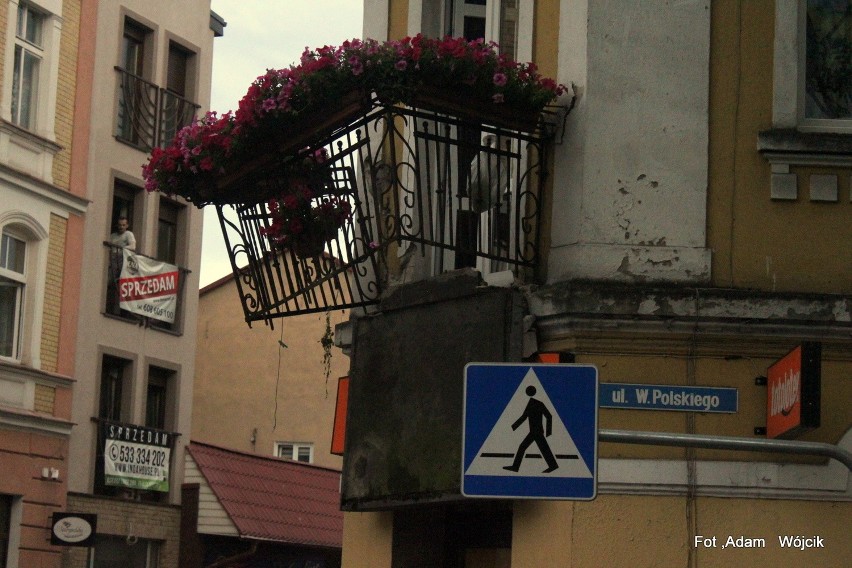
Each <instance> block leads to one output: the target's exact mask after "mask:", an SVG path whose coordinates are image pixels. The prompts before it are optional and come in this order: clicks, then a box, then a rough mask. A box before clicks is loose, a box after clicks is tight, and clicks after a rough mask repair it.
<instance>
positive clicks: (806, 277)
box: [707, 0, 852, 294]
mask: <svg viewBox="0 0 852 568" xmlns="http://www.w3.org/2000/svg"><path fill="white" fill-rule="evenodd" d="M711 9H712V11H713V12H712V29H711V50H712V52H711V53H712V57H711V67H710V174H709V185H710V188H709V197H708V222H707V238H708V245H709V246H710V248H711V249H712V251H713V268H712V270H713V285H715V286H720V287H737V288H757V289H761V290H772V291H798V292H827V293H847V294H848V293H849V292H850V291H852V255H850V254H849V243H850V242H852V222H850V218H852V203H850V198H851V197H852V196H850V182H849V177H850V169H849V168H846V169H842V168H831V169H821V170H819V171H820V172H821V173H828V172H830V173H834V174H838V175H839V193H840V195H839V201H838V202H836V203H815V202H811V201H810V200H809V198H808V191H807V188H806V187H805V184H806V182H807V180H806V177H807V176H806V175H799V198H798V199H797V200H796V201H772V200H771V199H770V197H769V195H770V166H769V163H768V162H767V161H766V159H765V158H763V156H761V155H760V154H759V153H758V152H757V150H756V147H757V135H758V132H760V131H762V130H767V129H770V128H771V127H772V93H773V85H772V78H773V74H772V73H773V71H772V70H773V56H774V54H773V38H774V30H775V28H774V25H775V4H774V2H772V1H771V0H747V1H742V0H723V1H719V2H712V3H711ZM792 171H793V172H797V171H800V172H802V173H803V174H806V173H810V172H811V171H813V170H809V169H805V168H793V170H792Z"/></svg>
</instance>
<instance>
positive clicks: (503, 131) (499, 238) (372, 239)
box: [216, 98, 553, 323]
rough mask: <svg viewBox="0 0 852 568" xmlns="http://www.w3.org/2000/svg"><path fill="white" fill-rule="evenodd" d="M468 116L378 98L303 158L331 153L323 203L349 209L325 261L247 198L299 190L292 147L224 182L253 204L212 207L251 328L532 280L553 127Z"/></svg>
mask: <svg viewBox="0 0 852 568" xmlns="http://www.w3.org/2000/svg"><path fill="white" fill-rule="evenodd" d="M435 109H437V110H435ZM460 114H461V113H459V112H456V111H452V112H451V111H447V110H441V108H440V106H432V105H422V106H400V105H389V104H384V103H382V102H381V101H379V100H377V99H375V98H373V99H372V100H371V101H370V104H368V105H364V106H363V107H362V108H361V109H359V110H358V111H357V112H356V113H353V114H352V115H350V117H349V120H348V121H346V123H345V124H344V125H343V126H340V125H339V124H338V125H336V126H330V127H329V128H327V129H325V131H323V130H322V128H321V127H318V128H317V129H315V130H314V132H317V134H316V135H315V136H314V138H313V139H308V140H305V141H304V142H305V146H306V147H303V146H302V145H301V144H300V145H299V147H298V148H295V152H298V153H299V155H301V152H313V151H315V150H317V149H321V148H324V149H325V150H326V151H327V153H328V155H329V160H328V161H327V162H325V163H324V167H326V168H327V170H326V174H327V178H328V179H330V180H331V182H330V183H327V184H326V189H325V191H326V194H327V196H328V195H333V196H335V197H336V198H337V199H342V200H346V201H347V202H348V203H349V205H350V208H351V211H352V215H351V218H349V219H347V220H346V221H345V223H343V225H342V226H341V227H340V229H339V230H338V231H337V234H336V235H335V236H334V237H333V238H330V239H328V241H327V242H326V244H325V248H324V249H323V251H322V253H318V254H305V253H303V252H301V251H300V250H299V249H298V248H297V247H295V246H291V245H288V244H283V245H282V244H280V243H278V244H276V243H275V242H273V241H272V240H270V239H269V238H268V237H267V232H268V230H269V227H270V225H271V224H272V217H271V211H270V205H269V203H268V202H267V201H264V200H262V199H251V197H250V195H251V194H252V189H256V188H257V187H262V188H263V189H264V192H265V193H266V194H267V195H269V194H270V193H271V194H273V195H275V194H278V195H281V196H284V195H287V193H288V192H291V191H292V188H291V187H290V180H288V179H287V178H286V176H285V175H284V174H283V173H282V172H284V166H283V165H282V164H284V163H290V164H292V163H293V161H292V160H293V149H294V146H293V144H292V138H287V139H285V140H284V143H283V145H284V146H286V147H287V148H288V149H286V150H284V152H283V155H277V156H273V158H274V159H272V160H271V162H270V160H266V162H265V165H264V166H263V167H259V166H258V167H255V168H254V169H253V170H252V171H249V172H247V173H246V174H245V175H242V176H237V177H235V178H233V179H232V180H231V181H230V182H228V184H227V187H225V188H224V189H225V190H227V191H232V192H233V193H234V194H235V195H245V196H246V198H245V201H246V202H245V203H238V204H232V205H226V204H222V203H219V204H217V206H216V207H217V212H218V215H219V219H220V224H221V228H222V232H223V234H224V237H225V242H226V245H227V248H228V253H229V256H230V258H231V263H232V268H233V270H234V273H235V275H236V276H237V285H238V289H239V294H240V298H241V300H242V303H243V307H244V312H245V318H246V321H248V322H249V323H251V322H252V321H257V320H265V321H266V322H267V323H271V319H272V318H277V317H283V316H288V315H297V314H303V313H310V312H317V311H325V310H329V309H343V308H354V307H363V306H369V305H371V304H375V303H377V302H378V300H379V298H380V295H381V294H382V292H383V290H384V289H385V288H386V287H388V286H389V285H392V284H393V283H394V282H401V281H411V280H414V279H418V278H423V277H426V276H429V275H432V274H437V273H441V272H444V271H447V270H453V269H456V268H462V267H474V268H477V269H479V270H480V271H482V272H483V274H488V273H493V272H503V271H511V272H512V273H513V274H514V276H515V277H520V278H522V279H525V280H529V279H531V278H533V277H534V275H535V270H536V267H537V266H538V265H539V263H540V262H541V250H540V243H541V238H540V237H541V226H542V212H543V208H544V203H543V201H544V191H543V190H544V187H545V185H544V184H545V178H546V175H547V172H548V165H547V156H548V150H549V147H550V144H551V143H552V141H553V129H552V128H550V127H548V125H547V124H546V123H545V122H544V121H542V120H541V119H540V120H539V123H538V124H537V125H533V127H531V128H529V131H525V130H524V129H522V128H519V127H517V126H514V125H507V124H505V123H503V122H502V121H500V120H496V119H495V120H494V121H493V122H492V121H491V120H490V118H489V117H487V116H484V117H474V116H468V115H465V116H460ZM276 168H277V169H276ZM272 186H274V187H275V189H274V190H272V191H271V192H270V187H272ZM220 189H221V188H220ZM327 196H326V197H327ZM285 242H286V241H285Z"/></svg>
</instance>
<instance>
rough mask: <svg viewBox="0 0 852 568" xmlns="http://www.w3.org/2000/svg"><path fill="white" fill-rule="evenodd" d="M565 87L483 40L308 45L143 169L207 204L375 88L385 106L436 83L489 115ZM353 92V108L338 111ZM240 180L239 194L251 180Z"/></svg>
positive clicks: (364, 101) (526, 106)
mask: <svg viewBox="0 0 852 568" xmlns="http://www.w3.org/2000/svg"><path fill="white" fill-rule="evenodd" d="M564 90H565V87H564V86H563V85H558V84H557V83H556V82H555V81H553V80H552V79H549V78H546V77H542V76H541V75H540V73H539V72H538V69H537V68H536V66H535V64H533V63H518V62H516V61H514V60H512V59H511V58H510V57H508V56H505V55H502V54H499V53H498V52H497V46H496V44H494V43H486V42H484V41H482V40H477V41H468V40H465V39H463V38H451V37H447V38H443V39H430V38H425V37H423V36H421V35H418V36H415V37H413V38H412V37H406V38H404V39H402V40H397V41H388V42H378V41H376V40H359V39H355V40H351V41H346V42H344V43H343V44H342V45H341V46H339V47H329V46H325V47H322V48H319V49H316V50H313V51H312V50H307V49H306V50H305V52H304V53H303V54H302V57H301V59H300V61H299V63H298V64H297V65H293V66H291V67H288V68H285V69H270V70H268V71H267V72H266V73H265V74H264V75H262V76H260V77H258V78H257V79H256V80H255V81H254V82H253V83H252V84H251V86H250V87H249V89H248V92H247V93H246V95H245V96H244V97H243V98H242V100H240V102H239V106H238V108H237V110H236V111H235V112H233V113H230V112H229V113H227V114H225V115H223V116H221V117H219V116H216V114H215V113H208V114H207V115H206V116H205V117H204V118H202V119H201V120H200V121H199V122H198V123H196V124H193V125H190V126H187V127H186V128H184V129H183V130H181V131H180V132H178V134H177V135H176V136H175V138H174V140H173V141H172V143H171V144H170V145H169V146H168V147H166V148H164V149H159V148H156V149H154V151H153V152H152V154H151V159H150V161H149V163H148V164H147V165H146V166H145V167H144V169H143V175H144V176H145V179H146V188H147V189H148V190H149V191H153V190H160V191H164V192H167V193H174V194H178V195H182V196H184V197H187V198H188V199H190V200H193V201H196V202H198V203H199V204H202V202H204V201H207V202H232V201H228V196H224V197H222V196H218V197H217V196H213V197H211V196H210V195H209V188H210V187H214V186H216V184H217V183H218V184H220V185H221V184H222V181H221V178H222V177H223V176H224V177H227V176H228V175H229V174H232V173H233V172H234V171H235V170H237V169H239V168H240V167H243V166H244V165H245V164H246V163H247V162H249V161H250V160H252V159H254V158H256V157H257V156H258V155H261V154H270V153H282V152H283V153H286V152H287V151H290V152H292V153H295V152H297V151H299V150H300V149H301V148H302V147H304V146H305V145H306V143H310V142H314V141H315V140H310V141H305V140H299V141H298V143H297V142H293V139H294V137H295V138H298V135H299V134H300V132H303V131H305V130H306V129H310V128H312V125H310V124H309V123H306V122H305V119H306V118H309V119H310V118H314V117H316V118H322V117H324V116H333V117H335V119H334V120H332V121H327V122H326V123H325V126H324V128H325V129H326V130H325V131H323V132H320V130H322V128H320V130H316V134H317V136H316V138H318V137H319V135H320V134H327V133H329V132H330V130H328V129H333V128H337V127H340V126H343V125H345V124H346V121H347V120H349V121H351V120H354V119H356V118H357V116H358V114H359V113H360V114H364V113H365V112H366V110H367V109H368V106H367V105H368V101H369V96H370V95H371V94H372V93H375V95H376V96H377V97H378V99H379V100H380V101H381V102H382V103H384V104H396V103H404V104H409V105H417V104H419V103H420V102H421V101H422V97H423V93H425V92H428V91H433V92H437V93H444V94H446V93H450V94H453V95H455V96H456V97H457V98H458V100H460V101H462V104H463V105H464V106H465V107H468V108H477V109H483V108H484V109H485V112H486V113H488V112H497V111H498V110H503V109H505V110H509V111H511V112H510V113H509V114H514V113H532V114H533V115H537V113H540V112H541V111H542V110H543V109H544V107H545V106H546V105H547V104H548V103H550V102H551V101H553V100H554V99H555V98H556V97H558V96H559V95H561V94H562V93H563V92H564ZM353 93H354V100H355V102H356V107H355V109H354V110H353V111H350V112H349V114H345V113H344V114H342V115H335V114H334V113H333V112H330V110H329V109H330V108H332V107H334V106H335V105H339V104H340V102H341V101H345V100H347V97H351V96H353ZM438 110H441V109H438ZM310 134H311V135H313V134H314V132H313V131H311V132H310ZM288 143H290V146H287V144H288ZM282 148H283V150H282ZM233 185H234V188H235V189H234V190H233V191H235V192H237V191H240V190H241V189H242V188H244V187H245V184H243V185H240V184H233ZM228 191H230V190H228ZM230 197H231V198H233V197H234V196H230Z"/></svg>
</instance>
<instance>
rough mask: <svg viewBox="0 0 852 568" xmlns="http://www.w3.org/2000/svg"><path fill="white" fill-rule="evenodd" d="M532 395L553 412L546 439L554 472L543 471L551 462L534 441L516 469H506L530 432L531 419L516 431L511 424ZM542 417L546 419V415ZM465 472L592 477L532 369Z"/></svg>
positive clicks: (519, 415) (519, 416)
mask: <svg viewBox="0 0 852 568" xmlns="http://www.w3.org/2000/svg"><path fill="white" fill-rule="evenodd" d="M530 386H532V387H535V394H534V395H533V396H530V395H528V394H527V392H526V390H527V387H530ZM531 398H534V399H536V400H538V401H540V402H541V403H543V404H544V406H545V407H546V408H547V410H548V411H549V412H550V414H551V420H552V431H551V435H550V436H547V437H545V438H544V441H545V442H546V444H547V446H548V447H549V448H550V451H551V452H552V453H553V455H554V456H555V458H556V463H557V465H558V467H557V468H556V469H554V470H553V471H549V472H545V471H544V470H546V469H549V468H548V464H547V461H546V459H545V458H544V456H543V455H542V451H541V450H542V449H541V448H539V446H538V443H537V442H535V441H533V442H532V444H530V446H529V447H528V448H527V449H526V451H525V452H524V458H523V460H522V461H521V464H520V467H519V468H518V471H517V472H515V471H511V470H507V469H505V467H506V466H511V465H512V463H513V461H514V460H515V455H516V453H517V451H518V449H519V448H520V446H521V444H522V443H523V442H524V439H525V438H526V437H527V435H529V434H530V424H529V421H528V420H525V421H524V422H523V423H520V424H519V425H518V426H517V428H516V429H515V430H512V425H513V424H514V423H515V422H516V421H518V420H519V419H520V418H521V416H523V415H524V412H525V410H526V408H527V404H529V402H530V399H531ZM541 419H542V421H543V420H544V418H543V417H542V418H541ZM465 475H496V476H504V477H505V476H521V477H577V478H584V477H585V478H590V477H593V476H592V472H591V471H590V470H589V466H588V465H586V462H585V461H584V460H583V456H581V455H580V452H578V451H577V445H576V444H575V443H574V440H573V439H572V438H571V434H569V433H568V429H567V428H565V424H564V423H563V422H562V419H561V418H560V417H559V414H557V412H556V410H555V408H554V406H553V403H552V402H550V397H548V396H547V392H545V390H544V387H542V385H541V382H540V381H539V380H538V377H537V376H536V374H535V372H534V371H533V370H532V369H530V370H529V371H528V372H527V374H526V375H525V376H524V379H523V380H522V381H521V384H520V385H518V388H517V390H516V391H515V394H514V395H512V398H511V400H509V404H507V405H506V409H505V410H503V413H502V414H501V415H500V418H499V419H498V420H497V422H496V423H495V424H494V427H493V428H492V429H491V433H490V434H488V437H487V438H485V442H484V443H483V444H482V447H481V448H480V449H479V451H478V452H477V453H476V457H475V458H474V459H473V461H472V462H471V464H470V466H469V467H468V468H467V471H465Z"/></svg>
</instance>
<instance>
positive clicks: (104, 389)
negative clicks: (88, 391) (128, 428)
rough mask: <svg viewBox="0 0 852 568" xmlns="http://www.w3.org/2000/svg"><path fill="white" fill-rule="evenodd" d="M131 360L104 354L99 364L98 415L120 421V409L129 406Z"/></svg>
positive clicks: (105, 418) (122, 417)
mask: <svg viewBox="0 0 852 568" xmlns="http://www.w3.org/2000/svg"><path fill="white" fill-rule="evenodd" d="M131 366H132V362H131V361H128V360H127V359H121V358H120V357H113V356H111V355H104V358H103V362H102V364H101V400H100V410H99V411H98V417H99V418H103V419H104V420H112V421H114V422H121V421H122V420H124V416H123V412H122V410H123V409H125V408H127V407H128V406H129V400H130V390H131V389H130V372H131V368H132V367H131Z"/></svg>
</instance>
